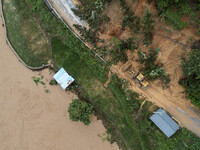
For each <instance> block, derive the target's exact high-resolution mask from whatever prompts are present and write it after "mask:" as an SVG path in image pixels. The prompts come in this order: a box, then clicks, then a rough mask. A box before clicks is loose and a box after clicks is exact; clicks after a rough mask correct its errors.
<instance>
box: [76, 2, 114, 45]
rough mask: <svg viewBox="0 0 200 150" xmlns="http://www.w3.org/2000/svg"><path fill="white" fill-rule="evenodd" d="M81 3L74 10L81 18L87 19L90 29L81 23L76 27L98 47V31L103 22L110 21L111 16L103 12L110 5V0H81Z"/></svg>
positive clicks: (87, 39) (86, 38)
mask: <svg viewBox="0 0 200 150" xmlns="http://www.w3.org/2000/svg"><path fill="white" fill-rule="evenodd" d="M80 2H81V5H78V6H77V7H78V9H72V10H73V12H74V13H75V14H76V15H77V16H79V17H80V18H81V19H83V20H86V21H87V23H88V24H89V26H90V29H88V30H87V29H86V28H83V27H81V26H79V25H74V27H75V28H76V29H77V30H78V31H80V33H81V35H82V36H83V37H84V39H85V40H86V41H88V42H90V43H91V44H93V46H95V47H96V42H97V41H98V39H97V38H95V37H96V33H97V32H98V31H99V29H100V26H101V24H102V23H104V24H106V23H108V22H109V21H110V18H109V17H108V16H106V15H105V14H103V13H102V11H103V9H104V7H106V6H107V5H109V3H110V0H81V1H80Z"/></svg>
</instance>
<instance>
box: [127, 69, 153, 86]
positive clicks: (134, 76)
mask: <svg viewBox="0 0 200 150" xmlns="http://www.w3.org/2000/svg"><path fill="white" fill-rule="evenodd" d="M130 75H131V78H132V79H136V81H137V82H138V83H140V84H141V85H142V86H143V87H144V88H145V89H146V88H147V87H148V86H149V83H148V82H147V81H146V80H145V78H144V76H143V75H142V74H141V73H139V72H138V71H134V70H131V71H130Z"/></svg>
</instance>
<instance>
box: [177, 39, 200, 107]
mask: <svg viewBox="0 0 200 150" xmlns="http://www.w3.org/2000/svg"><path fill="white" fill-rule="evenodd" d="M181 67H182V70H183V74H184V75H185V78H184V79H182V80H180V84H181V85H183V86H184V88H185V91H186V93H187V97H188V98H189V99H191V100H192V102H193V103H194V104H195V105H196V106H198V107H200V41H197V42H196V43H195V44H194V45H193V46H192V51H191V52H190V53H189V54H188V58H187V59H186V58H183V59H182V64H181Z"/></svg>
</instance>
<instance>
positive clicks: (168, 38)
mask: <svg viewBox="0 0 200 150" xmlns="http://www.w3.org/2000/svg"><path fill="white" fill-rule="evenodd" d="M113 3H116V2H113ZM129 3H131V4H132V5H135V6H136V4H135V3H137V2H135V3H134V2H133V1H131V2H130V1H129ZM109 7H110V8H109V14H108V16H109V17H111V20H112V22H111V24H109V26H111V27H113V26H116V25H117V24H118V25H119V24H120V21H121V18H120V17H122V16H119V18H117V17H112V16H110V14H112V13H113V14H114V15H115V12H114V11H112V10H117V8H116V7H119V6H118V5H114V4H112V5H111V6H109ZM111 7H115V8H111ZM145 8H148V9H149V10H150V11H151V12H152V13H153V17H154V20H155V24H154V28H155V29H154V32H153V42H152V44H151V45H149V46H148V47H144V46H143V45H142V43H140V45H139V48H138V49H140V50H142V51H148V48H160V52H159V55H158V59H157V62H159V63H163V64H164V66H163V67H164V68H165V70H166V73H167V74H169V75H170V79H171V82H170V84H169V88H167V89H163V85H162V84H161V82H160V81H159V80H157V81H152V82H150V87H149V88H148V89H147V90H144V89H143V88H142V87H141V86H140V85H139V84H138V83H136V82H135V81H134V80H133V79H131V77H130V75H129V74H128V72H127V71H125V72H124V70H126V69H125V68H127V66H128V65H130V64H131V65H132V67H133V68H134V69H135V70H139V69H140V68H141V64H140V63H139V61H138V58H137V50H134V51H130V50H128V51H127V55H128V61H127V62H126V63H125V64H122V63H118V64H117V65H115V66H113V67H114V68H115V69H116V70H117V71H118V76H119V77H120V78H124V79H127V80H128V82H129V88H130V89H131V90H133V91H135V92H138V93H140V94H142V95H143V96H145V97H146V98H147V100H149V101H152V102H153V103H154V104H156V105H158V106H159V107H163V108H164V109H166V110H167V111H169V112H170V113H171V114H172V115H173V116H174V117H175V118H176V119H177V120H179V122H181V123H182V124H183V125H184V126H185V127H187V128H189V129H190V130H192V131H193V132H194V133H196V134H197V135H198V136H200V128H198V127H197V125H195V123H193V121H192V120H191V118H190V117H195V118H198V119H200V117H199V116H198V115H196V113H194V111H192V110H191V109H189V107H194V108H196V107H195V106H194V105H193V104H191V102H190V101H189V100H187V99H186V98H185V93H184V88H183V87H182V86H180V85H179V83H178V81H179V80H180V79H181V78H183V74H182V71H181V67H180V63H181V57H182V56H185V55H186V54H187V53H188V52H189V51H190V46H191V43H192V42H194V41H195V40H198V39H199V37H198V36H196V34H195V31H196V29H195V27H194V26H192V25H189V26H188V27H186V28H184V29H183V30H179V31H178V30H173V28H171V27H170V26H167V25H166V24H165V23H163V22H161V21H159V20H158V18H157V17H156V16H157V14H156V9H155V7H154V3H151V4H150V5H148V4H147V2H146V0H140V1H139V3H138V4H137V7H135V14H136V15H138V16H140V17H142V16H143V14H144V11H145ZM118 9H119V8H118ZM131 10H133V11H134V7H133V8H132V9H131ZM115 18H116V20H115ZM186 19H187V18H186ZM113 22H114V23H115V24H113ZM107 27H108V26H107ZM164 28H167V29H170V30H171V31H172V32H171V33H170V32H167V31H165V30H164ZM109 30H110V29H105V31H106V33H105V32H104V33H105V34H102V35H103V37H107V36H109V39H111V38H112V37H115V34H109V33H110V32H113V30H111V31H109ZM127 31H128V29H126V30H125V31H121V32H120V31H115V33H120V34H117V37H119V38H120V39H127V38H128V37H130V35H131V34H130V33H129V34H124V33H125V32H127ZM102 33H103V32H102ZM113 35H114V36H113ZM121 35H124V37H123V38H121ZM101 37H102V36H100V38H101ZM107 45H108V44H107ZM196 109H197V108H196ZM181 111H182V113H180V112H181ZM184 114H187V115H184ZM189 116H190V117H189Z"/></svg>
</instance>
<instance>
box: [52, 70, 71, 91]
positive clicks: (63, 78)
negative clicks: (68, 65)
mask: <svg viewBox="0 0 200 150" xmlns="http://www.w3.org/2000/svg"><path fill="white" fill-rule="evenodd" d="M53 77H54V79H55V80H56V82H58V84H59V85H60V86H61V87H62V89H63V90H65V89H66V88H67V87H68V86H69V85H70V84H71V83H73V82H74V78H72V77H71V76H70V75H69V74H68V73H67V72H66V71H65V69H63V68H61V69H60V70H59V71H58V72H57V73H56V74H55V75H54V76H53Z"/></svg>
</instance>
